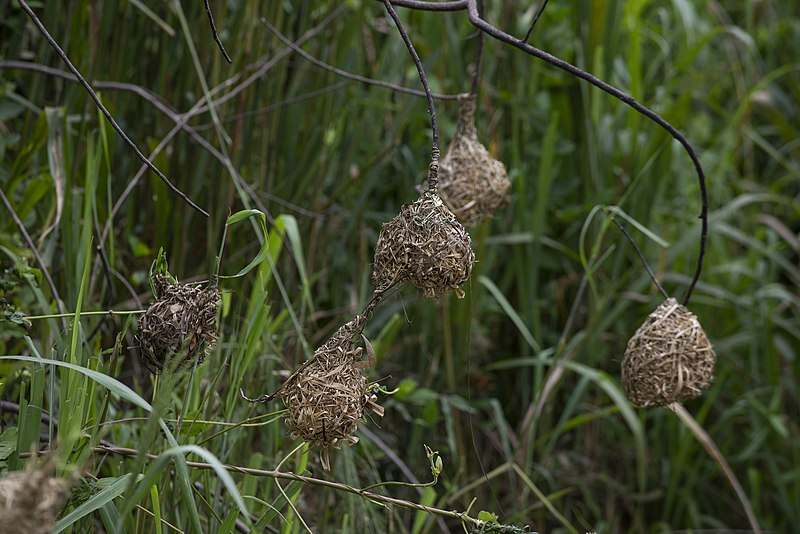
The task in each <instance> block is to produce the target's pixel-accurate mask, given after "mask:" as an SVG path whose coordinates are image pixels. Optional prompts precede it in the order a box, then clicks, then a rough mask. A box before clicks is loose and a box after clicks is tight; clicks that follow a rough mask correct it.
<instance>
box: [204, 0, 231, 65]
mask: <svg viewBox="0 0 800 534" xmlns="http://www.w3.org/2000/svg"><path fill="white" fill-rule="evenodd" d="M205 6H206V15H208V23H209V24H210V25H211V33H212V35H213V36H214V42H216V43H217V46H218V47H219V49H220V51H221V52H222V55H223V56H224V57H225V61H227V62H228V63H231V64H232V63H233V60H231V56H229V55H228V51H227V50H225V46H223V44H222V41H221V40H220V38H219V34H218V33H217V25H216V24H214V15H213V14H212V13H211V6H209V5H208V0H205Z"/></svg>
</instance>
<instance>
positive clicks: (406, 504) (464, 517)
mask: <svg viewBox="0 0 800 534" xmlns="http://www.w3.org/2000/svg"><path fill="white" fill-rule="evenodd" d="M94 451H95V452H99V453H111V454H119V455H122V456H131V457H137V456H140V455H141V456H143V457H146V458H148V459H150V460H155V459H157V458H158V455H155V454H149V453H148V454H142V453H141V452H140V451H138V450H136V449H129V448H125V447H108V446H102V445H100V446H97V447H95V448H94ZM47 452H48V451H40V452H39V453H38V454H47ZM21 456H22V455H21ZM186 465H187V466H188V467H191V468H192V469H204V470H207V469H215V466H213V465H211V464H209V463H204V462H192V461H187V462H186ZM222 467H224V468H225V469H226V470H228V471H230V472H232V473H241V474H244V475H250V476H260V477H267V478H275V479H281V480H294V481H297V482H301V483H303V484H309V485H313V486H322V487H326V488H331V489H334V490H337V491H342V492H345V493H351V494H353V495H358V496H359V497H361V498H363V499H365V500H368V501H374V502H378V503H383V504H392V505H395V506H400V507H402V508H408V509H411V510H417V511H420V512H426V513H429V514H433V515H437V516H442V517H447V518H450V519H457V520H459V521H462V522H464V523H469V524H471V525H475V526H476V527H478V528H480V527H481V526H482V525H483V524H484V521H482V520H480V519H476V518H474V517H471V516H470V515H468V514H467V513H466V512H457V511H455V510H442V509H440V508H434V507H432V506H426V505H424V504H419V503H416V502H413V501H406V500H404V499H398V498H396V497H390V496H388V495H381V494H380V493H374V492H372V491H366V490H364V489H360V488H356V487H353V486H350V485H348V484H344V483H341V482H334V481H330V480H323V479H320V478H314V477H309V476H304V475H298V474H297V473H288V472H285V471H270V470H266V469H255V468H252V467H241V466H238V465H231V464H222Z"/></svg>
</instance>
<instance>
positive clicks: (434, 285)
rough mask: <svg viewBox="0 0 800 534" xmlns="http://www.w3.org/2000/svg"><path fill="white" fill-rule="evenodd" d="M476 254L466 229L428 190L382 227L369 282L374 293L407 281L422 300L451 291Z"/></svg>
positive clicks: (462, 279)
mask: <svg viewBox="0 0 800 534" xmlns="http://www.w3.org/2000/svg"><path fill="white" fill-rule="evenodd" d="M473 263H475V253H474V252H473V251H472V241H471V240H470V237H469V234H468V233H467V231H466V229H464V227H463V226H462V225H461V223H459V222H458V221H457V220H456V218H455V216H454V215H453V213H452V212H451V211H450V210H449V209H447V207H446V206H445V205H444V204H443V203H442V200H441V199H440V198H439V196H438V195H437V194H436V192H435V191H431V190H427V191H424V192H423V193H422V195H421V196H420V198H419V199H417V200H416V201H415V202H414V203H412V204H406V205H405V206H403V207H402V209H401V210H400V213H399V214H398V215H396V216H395V217H394V218H393V219H392V220H390V221H389V222H387V223H385V224H384V225H383V228H382V229H381V233H380V235H379V236H378V243H377V244H376V245H375V260H374V264H373V268H372V281H373V283H374V284H375V289H376V291H385V290H387V289H388V288H390V287H391V286H393V285H394V284H397V283H405V282H410V283H412V284H414V285H415V286H416V287H418V288H419V289H421V290H422V291H423V293H424V294H425V296H426V297H432V298H433V297H437V296H438V295H440V294H442V293H445V292H447V291H450V290H454V291H455V292H456V294H457V295H458V297H459V298H461V297H463V296H464V292H463V291H462V290H461V287H460V286H461V284H463V283H464V282H465V281H466V280H467V279H468V278H469V275H470V273H471V272H472V265H473Z"/></svg>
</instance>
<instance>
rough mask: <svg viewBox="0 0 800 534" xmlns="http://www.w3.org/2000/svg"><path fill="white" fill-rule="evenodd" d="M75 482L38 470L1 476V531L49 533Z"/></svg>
mask: <svg viewBox="0 0 800 534" xmlns="http://www.w3.org/2000/svg"><path fill="white" fill-rule="evenodd" d="M71 485H72V483H71V481H69V480H65V479H61V478H50V477H48V476H47V475H45V474H44V473H43V472H41V471H38V470H30V471H20V472H16V473H12V474H10V475H9V476H7V477H5V478H3V479H0V532H9V533H11V532H20V533H22V532H24V533H25V534H47V533H49V532H50V530H51V529H52V527H53V522H54V521H55V519H56V517H57V516H58V513H59V512H60V511H61V508H62V507H63V506H64V501H66V499H67V497H68V496H69V493H70V486H71Z"/></svg>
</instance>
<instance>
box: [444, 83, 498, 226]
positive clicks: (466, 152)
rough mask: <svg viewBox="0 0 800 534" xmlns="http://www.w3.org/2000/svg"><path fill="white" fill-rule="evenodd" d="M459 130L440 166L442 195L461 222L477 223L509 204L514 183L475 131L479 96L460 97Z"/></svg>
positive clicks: (464, 95)
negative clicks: (479, 139) (476, 104)
mask: <svg viewBox="0 0 800 534" xmlns="http://www.w3.org/2000/svg"><path fill="white" fill-rule="evenodd" d="M458 102H459V116H458V128H457V129H456V133H455V135H454V136H453V140H452V141H451V142H450V146H449V148H448V149H447V154H445V157H444V159H443V160H442V163H441V166H440V167H439V194H440V195H441V197H442V200H443V201H444V203H445V204H447V207H448V208H450V210H451V211H452V212H453V214H455V216H456V218H457V219H458V220H459V221H461V223H463V224H466V225H473V224H477V223H479V222H481V221H483V220H485V219H489V218H491V216H492V214H493V213H494V211H495V210H496V209H498V208H500V207H503V206H505V205H506V204H508V200H509V189H510V188H511V182H510V181H509V180H508V173H507V172H506V167H505V165H503V162H502V161H498V160H496V159H494V158H493V157H492V156H490V155H489V151H488V150H486V147H485V146H484V145H483V144H482V143H481V142H480V141H478V132H477V130H476V129H475V95H471V94H463V95H459V97H458Z"/></svg>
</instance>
